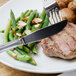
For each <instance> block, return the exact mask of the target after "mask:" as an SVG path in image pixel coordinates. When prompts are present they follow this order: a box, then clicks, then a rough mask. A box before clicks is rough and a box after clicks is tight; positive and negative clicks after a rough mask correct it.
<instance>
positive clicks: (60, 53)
mask: <svg viewBox="0 0 76 76" xmlns="http://www.w3.org/2000/svg"><path fill="white" fill-rule="evenodd" d="M75 27H76V26H74V25H72V24H69V23H68V25H67V26H66V27H65V29H64V30H63V31H61V32H60V33H58V34H56V35H54V36H51V37H49V38H46V39H43V40H42V41H41V45H42V48H43V52H44V53H45V54H46V55H47V56H51V57H59V58H63V59H72V58H76V41H75V40H76V35H75V34H76V28H75Z"/></svg>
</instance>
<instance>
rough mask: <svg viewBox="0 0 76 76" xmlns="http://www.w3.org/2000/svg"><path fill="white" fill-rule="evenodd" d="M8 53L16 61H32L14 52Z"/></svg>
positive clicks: (9, 51)
mask: <svg viewBox="0 0 76 76" xmlns="http://www.w3.org/2000/svg"><path fill="white" fill-rule="evenodd" d="M7 53H8V54H9V55H10V56H12V57H13V58H14V59H16V60H19V61H28V60H30V59H31V57H30V56H25V55H20V54H16V53H15V52H14V51H12V50H8V51H7ZM13 55H14V56H13Z"/></svg>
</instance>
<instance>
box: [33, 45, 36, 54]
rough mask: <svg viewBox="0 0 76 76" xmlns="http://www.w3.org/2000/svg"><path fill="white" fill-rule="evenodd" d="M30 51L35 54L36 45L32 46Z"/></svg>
mask: <svg viewBox="0 0 76 76" xmlns="http://www.w3.org/2000/svg"><path fill="white" fill-rule="evenodd" d="M32 53H34V54H37V47H36V45H34V46H33V48H32Z"/></svg>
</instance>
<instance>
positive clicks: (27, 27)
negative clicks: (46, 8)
mask: <svg viewBox="0 0 76 76" xmlns="http://www.w3.org/2000/svg"><path fill="white" fill-rule="evenodd" d="M36 11H37V10H35V11H33V12H32V13H31V14H30V16H29V19H28V21H27V26H26V30H30V29H31V21H32V19H33V18H34V16H35V13H36Z"/></svg>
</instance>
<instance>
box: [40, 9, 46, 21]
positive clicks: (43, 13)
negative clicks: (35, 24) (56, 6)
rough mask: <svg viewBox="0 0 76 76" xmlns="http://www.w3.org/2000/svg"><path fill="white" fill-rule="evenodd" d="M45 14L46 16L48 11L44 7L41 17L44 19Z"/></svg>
mask: <svg viewBox="0 0 76 76" xmlns="http://www.w3.org/2000/svg"><path fill="white" fill-rule="evenodd" d="M45 16H46V12H45V9H43V11H42V14H41V16H40V18H41V19H42V20H44V19H45Z"/></svg>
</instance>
